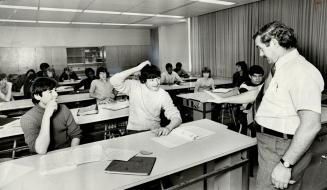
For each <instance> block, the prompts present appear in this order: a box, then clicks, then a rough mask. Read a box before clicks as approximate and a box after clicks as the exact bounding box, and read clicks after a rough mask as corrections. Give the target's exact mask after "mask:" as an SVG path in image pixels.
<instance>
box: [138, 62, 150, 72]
mask: <svg viewBox="0 0 327 190" xmlns="http://www.w3.org/2000/svg"><path fill="white" fill-rule="evenodd" d="M147 65H151V63H150V61H148V60H146V61H143V62H142V63H140V64H139V65H138V66H137V69H138V70H139V71H140V70H142V69H143V67H145V66H147Z"/></svg>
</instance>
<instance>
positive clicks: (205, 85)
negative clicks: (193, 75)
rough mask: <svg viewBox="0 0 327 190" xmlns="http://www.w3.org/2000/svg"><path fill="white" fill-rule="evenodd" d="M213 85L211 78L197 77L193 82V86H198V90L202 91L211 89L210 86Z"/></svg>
mask: <svg viewBox="0 0 327 190" xmlns="http://www.w3.org/2000/svg"><path fill="white" fill-rule="evenodd" d="M214 85H215V81H214V80H213V78H208V79H206V78H199V79H198V80H196V82H195V86H198V91H199V92H202V91H204V90H211V88H212V86H214Z"/></svg>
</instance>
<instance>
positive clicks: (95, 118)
mask: <svg viewBox="0 0 327 190" xmlns="http://www.w3.org/2000/svg"><path fill="white" fill-rule="evenodd" d="M104 106H105V105H99V113H98V114H92V115H83V116H77V112H78V108H75V109H70V111H71V112H72V114H73V117H74V120H75V122H76V123H77V124H79V125H83V124H89V123H96V122H101V121H108V120H113V119H118V118H122V117H127V116H128V115H129V108H128V107H127V108H123V109H119V110H115V111H113V110H108V109H104V108H103V107H104ZM23 134H24V133H23V130H22V128H21V127H20V122H19V120H17V121H13V122H11V123H9V124H7V125H5V126H3V127H2V128H0V139H1V138H7V137H13V136H17V135H23Z"/></svg>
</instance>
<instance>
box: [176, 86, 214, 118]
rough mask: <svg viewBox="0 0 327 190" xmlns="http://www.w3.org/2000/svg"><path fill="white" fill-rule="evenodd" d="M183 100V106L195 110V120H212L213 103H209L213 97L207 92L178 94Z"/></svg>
mask: <svg viewBox="0 0 327 190" xmlns="http://www.w3.org/2000/svg"><path fill="white" fill-rule="evenodd" d="M177 97H179V98H182V102H183V106H184V107H186V108H190V109H192V110H193V120H199V119H203V118H207V119H211V112H212V108H213V106H212V103H211V102H207V100H208V99H212V97H211V96H210V95H209V94H207V93H205V92H196V93H187V94H178V95H177Z"/></svg>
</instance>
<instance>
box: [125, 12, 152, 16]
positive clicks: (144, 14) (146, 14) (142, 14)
mask: <svg viewBox="0 0 327 190" xmlns="http://www.w3.org/2000/svg"><path fill="white" fill-rule="evenodd" d="M122 15H134V16H155V14H148V13H130V12H123V13H122Z"/></svg>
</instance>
